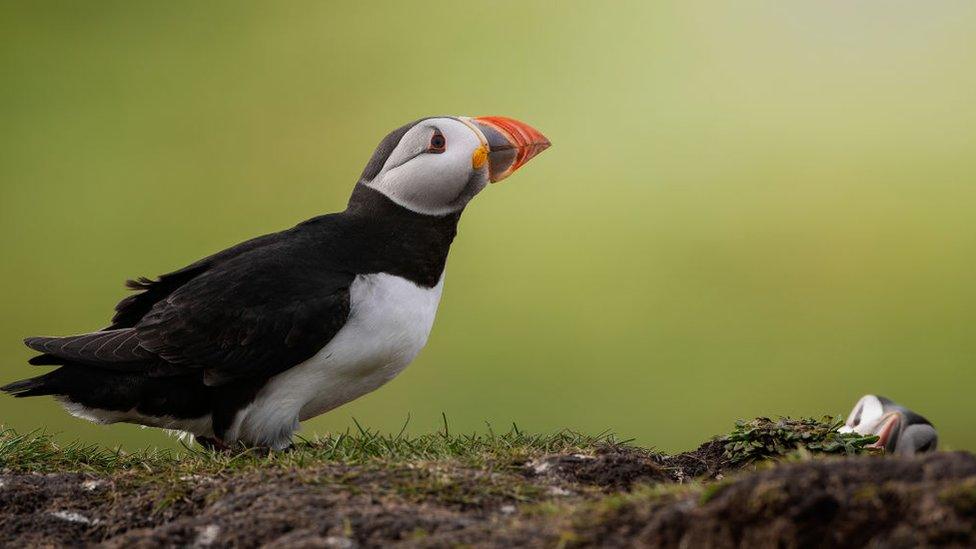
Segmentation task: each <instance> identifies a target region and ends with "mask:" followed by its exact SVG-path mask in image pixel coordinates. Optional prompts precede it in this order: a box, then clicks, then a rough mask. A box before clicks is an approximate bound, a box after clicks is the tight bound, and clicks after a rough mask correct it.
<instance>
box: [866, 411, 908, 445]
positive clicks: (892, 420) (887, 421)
mask: <svg viewBox="0 0 976 549" xmlns="http://www.w3.org/2000/svg"><path fill="white" fill-rule="evenodd" d="M901 427H902V415H901V414H900V413H898V412H888V413H887V414H885V415H884V417H882V418H881V420H880V421H879V422H878V426H877V427H876V428H875V429H874V434H876V435H878V441H877V442H875V443H874V444H872V445H871V447H872V448H884V449H885V452H887V453H891V452H893V451H894V450H895V445H896V443H897V441H898V435H899V433H900V431H901Z"/></svg>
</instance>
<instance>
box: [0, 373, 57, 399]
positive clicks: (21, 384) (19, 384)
mask: <svg viewBox="0 0 976 549" xmlns="http://www.w3.org/2000/svg"><path fill="white" fill-rule="evenodd" d="M50 381H51V375H50V374H45V375H42V376H37V377H32V378H30V379H22V380H20V381H15V382H13V383H9V384H7V385H4V386H3V387H0V391H3V392H5V393H9V394H11V395H13V396H15V397H17V398H22V397H32V396H44V395H53V394H56V393H57V391H56V390H55V389H54V388H53V387H52V386H51V384H50V383H49V382H50Z"/></svg>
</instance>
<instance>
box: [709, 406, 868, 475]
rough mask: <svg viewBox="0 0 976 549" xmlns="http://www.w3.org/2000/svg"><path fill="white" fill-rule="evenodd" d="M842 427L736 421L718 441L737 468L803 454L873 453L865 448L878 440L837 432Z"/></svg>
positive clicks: (808, 421)
mask: <svg viewBox="0 0 976 549" xmlns="http://www.w3.org/2000/svg"><path fill="white" fill-rule="evenodd" d="M843 424H844V420H843V419H839V418H836V417H831V416H825V417H824V418H823V419H821V420H816V419H812V418H800V419H793V418H786V417H784V418H780V419H778V420H776V421H773V420H771V419H769V418H765V417H760V418H756V419H754V420H752V421H743V420H739V421H736V422H735V428H734V429H733V430H732V432H731V433H729V434H728V435H726V436H724V437H722V438H721V439H720V440H721V442H723V443H724V445H725V453H724V457H725V458H726V459H728V460H729V461H730V462H731V463H733V464H736V465H741V464H745V463H752V462H756V461H761V460H764V459H772V458H778V457H783V456H786V455H789V454H793V453H795V452H803V451H807V452H815V453H823V454H846V455H855V454H860V453H866V452H869V451H872V450H873V449H872V448H869V447H868V446H869V445H870V444H872V443H874V442H876V441H877V440H878V437H877V436H874V435H859V434H857V433H841V432H839V431H838V429H839V428H840V427H841V426H842V425H843Z"/></svg>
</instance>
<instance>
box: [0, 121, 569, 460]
mask: <svg viewBox="0 0 976 549" xmlns="http://www.w3.org/2000/svg"><path fill="white" fill-rule="evenodd" d="M549 145H550V143H549V140H548V139H546V137H545V136H543V135H542V134H541V133H540V132H539V131H537V130H536V129H534V128H532V127H531V126H529V125H528V124H525V123H523V122H520V121H517V120H514V119H511V118H507V117H501V116H485V117H461V116H439V117H430V118H423V119H420V120H417V121H415V122H411V123H409V124H406V125H404V126H401V127H400V128H397V129H396V130H393V131H392V132H390V134H389V135H387V136H386V137H385V138H384V139H383V140H382V141H381V142H380V144H379V146H377V148H376V150H375V151H374V152H373V155H372V157H371V158H370V159H369V162H368V163H367V164H366V168H365V169H364V170H363V172H362V175H361V176H360V178H359V180H358V182H357V183H356V184H355V186H354V188H353V191H352V195H351V197H350V199H349V203H348V206H347V208H346V209H345V210H344V211H342V212H339V213H332V214H328V215H323V216H319V217H315V218H313V219H310V220H308V221H305V222H303V223H300V224H298V225H297V226H295V227H293V228H290V229H287V230H284V231H281V232H277V233H273V234H268V235H265V236H259V237H257V238H254V239H252V240H248V241H246V242H243V243H241V244H238V245H236V246H234V247H231V248H228V249H226V250H224V251H221V252H218V253H216V254H214V255H211V256H209V257H206V258H204V259H201V260H200V261H197V262H196V263H193V264H191V265H189V266H187V267H184V268H182V269H179V270H177V271H174V272H171V273H169V274H164V275H162V276H160V277H158V278H157V279H155V280H150V279H147V278H139V279H137V280H130V281H128V282H127V286H128V287H129V288H130V289H132V290H136V291H138V293H136V294H133V295H131V296H129V297H127V298H125V299H123V300H122V301H121V302H120V303H118V305H117V306H116V307H115V316H114V317H113V319H112V323H111V325H110V326H108V327H107V328H104V329H102V330H99V331H95V332H91V333H85V334H81V335H73V336H66V337H30V338H27V339H26V340H25V344H26V345H27V346H28V347H30V348H31V349H33V350H35V351H37V352H39V353H41V354H40V355H37V356H34V357H33V358H32V359H30V364H33V365H43V366H58V367H59V368H57V369H56V370H53V371H51V372H49V373H46V374H44V375H41V376H38V377H34V378H31V379H26V380H23V381H17V382H14V383H11V384H9V385H6V386H4V387H0V390H3V391H5V392H7V393H10V394H12V395H14V396H17V397H31V396H40V395H53V396H55V397H56V398H57V399H59V400H60V401H61V403H62V404H63V406H64V407H65V408H66V409H67V411H68V412H69V413H71V414H73V415H75V416H77V417H80V418H84V419H87V420H90V421H93V422H96V423H116V422H126V423H135V424H140V425H145V426H150V427H159V428H164V429H170V430H176V431H181V432H184V433H188V434H191V435H193V436H195V437H196V438H197V439H198V440H199V441H201V443H204V444H206V445H209V446H213V447H218V448H227V447H231V446H248V447H257V448H267V449H273V450H280V449H284V448H287V447H289V446H290V445H291V441H292V435H293V433H294V432H295V431H296V430H297V429H298V427H299V422H300V421H304V420H306V419H309V418H312V417H315V416H318V415H320V414H322V413H325V412H327V411H329V410H332V409H334V408H336V407H338V406H340V405H342V404H345V403H347V402H349V401H351V400H353V399H356V398H358V397H360V396H362V395H364V394H366V393H369V392H370V391H373V390H375V389H377V388H379V387H380V386H381V385H383V384H384V383H386V382H388V381H390V380H391V379H392V378H393V377H394V376H396V375H397V374H398V373H400V372H401V371H402V370H403V369H404V368H405V367H406V366H407V365H408V364H410V362H411V361H412V360H413V359H414V357H415V356H417V353H418V352H419V351H420V350H421V348H422V347H423V346H424V345H425V343H426V342H427V336H428V334H429V333H430V330H431V327H432V325H433V322H434V315H435V313H436V312H437V306H438V302H439V301H440V298H441V291H442V289H443V287H444V266H445V263H446V260H447V255H448V251H449V249H450V246H451V242H452V241H453V240H454V236H455V234H456V231H457V225H458V220H459V218H460V216H461V213H462V211H463V210H464V208H465V206H467V204H468V202H470V201H471V200H472V199H473V198H474V197H475V196H476V195H477V194H478V193H480V192H481V191H482V190H484V189H485V187H487V186H488V184H489V183H493V182H497V181H501V180H502V179H504V178H506V177H507V176H509V175H511V174H512V173H513V172H515V171H516V170H518V169H519V168H520V167H521V166H523V165H524V164H525V163H526V162H528V161H529V160H531V159H532V158H533V157H534V156H536V155H537V154H539V153H540V152H542V151H543V150H545V149H546V148H548V147H549Z"/></svg>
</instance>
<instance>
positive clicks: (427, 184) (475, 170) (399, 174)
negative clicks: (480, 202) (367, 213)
mask: <svg viewBox="0 0 976 549" xmlns="http://www.w3.org/2000/svg"><path fill="white" fill-rule="evenodd" d="M487 156H488V144H487V141H486V139H485V136H484V135H483V134H482V133H481V131H480V130H478V129H477V127H475V125H474V124H472V123H470V122H468V121H467V120H466V119H463V118H462V119H458V118H428V119H426V120H421V121H420V122H418V123H417V124H416V125H415V126H413V127H412V128H410V129H409V130H408V131H407V132H406V133H405V134H404V135H403V137H402V138H401V139H400V142H399V143H398V144H397V145H396V147H395V148H394V149H393V152H391V153H390V155H389V157H388V158H387V160H386V162H385V163H384V164H383V168H382V169H381V170H380V171H379V173H378V174H376V176H375V177H373V178H372V179H371V180H370V181H364V182H363V183H364V184H365V185H366V186H368V187H371V188H373V189H375V190H377V191H379V192H381V193H383V194H384V195H386V197H387V198H389V199H390V200H392V201H393V202H396V203H397V204H399V205H400V206H403V207H404V208H407V209H409V210H412V211H415V212H418V213H422V214H427V215H444V214H449V213H453V212H458V211H460V210H462V209H463V208H464V207H465V206H466V205H467V203H468V202H469V201H470V200H471V199H472V198H474V197H475V195H477V194H478V193H479V192H481V191H482V190H484V188H485V187H486V186H488V158H487Z"/></svg>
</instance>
